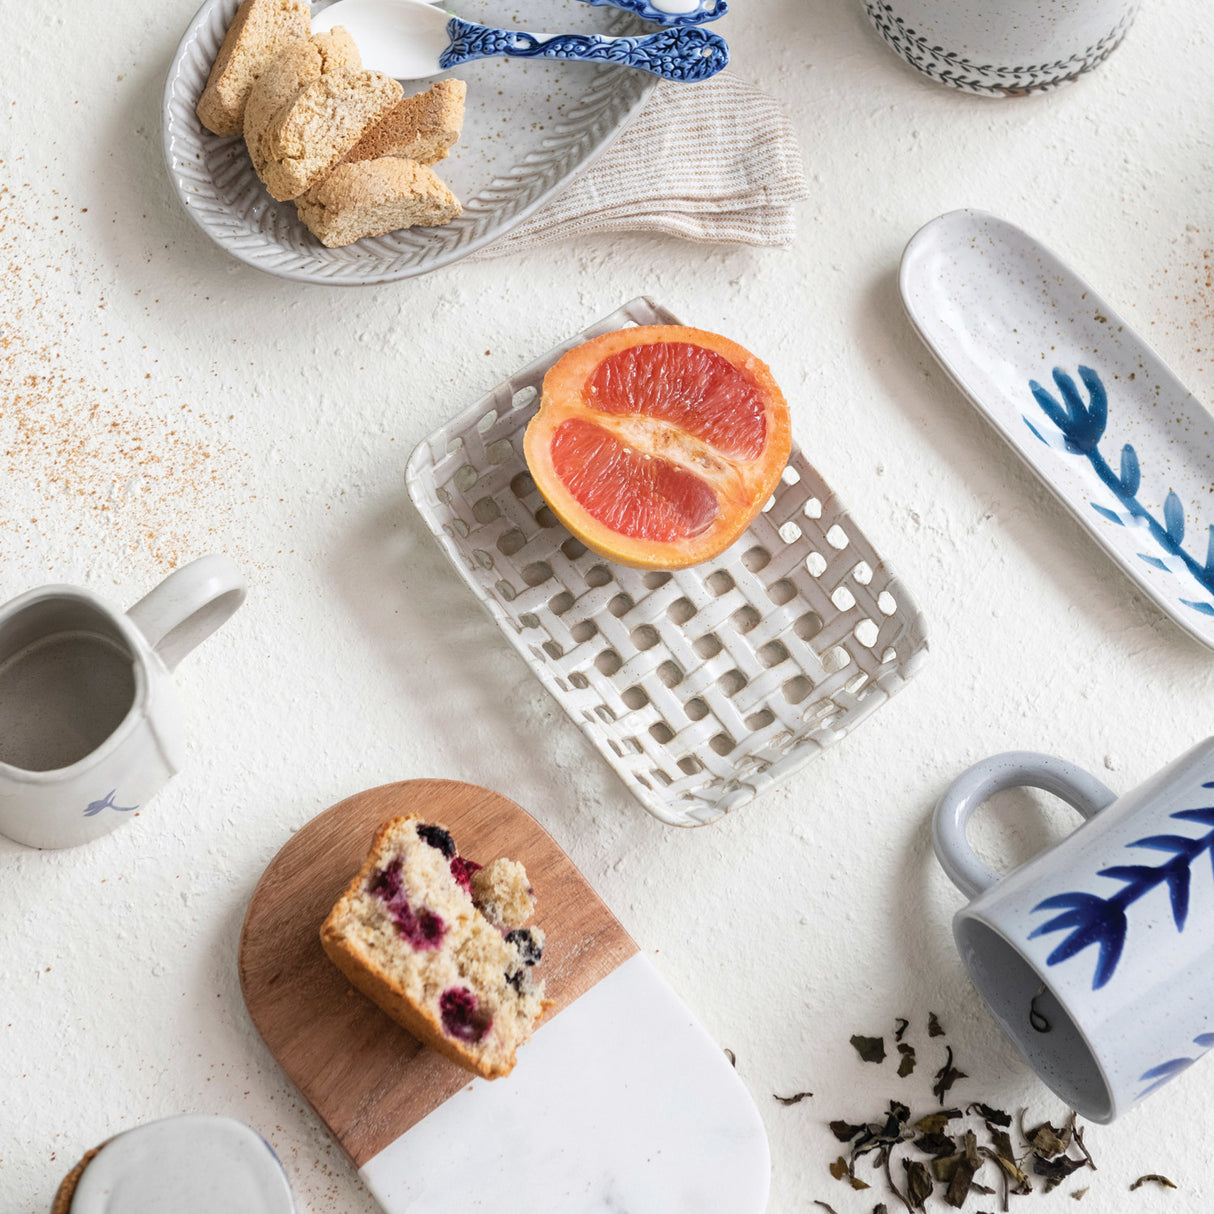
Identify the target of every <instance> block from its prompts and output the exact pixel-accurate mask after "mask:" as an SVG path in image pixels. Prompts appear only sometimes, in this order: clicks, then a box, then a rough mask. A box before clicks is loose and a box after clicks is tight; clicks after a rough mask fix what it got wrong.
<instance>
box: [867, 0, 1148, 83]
mask: <svg viewBox="0 0 1214 1214" xmlns="http://www.w3.org/2000/svg"><path fill="white" fill-rule="evenodd" d="M1140 2H1141V0H863V4H864V8H865V10H866V11H867V13H868V15H869V17H870V19H871V20H872V23H873V24H874V25H875V26H876V27H877V32H878V33H879V34H880V35H881V37H882V38H884V39H885V41H886V43H887V44H888V45H889V46H890V47H891V48H892V49H893V50H895V51H896V52H897V53H898V54H899V55H901V56H902V58H903V59H905V60H906V62H907V63H909V64H910V65H911V66H912V67H916V68H918V69H919V71H921V72H922V73H923V74H924V75H925V76H928V77H930V78H931V79H932V80H936V81H939V83H941V84H948V85H951V86H952V87H953V88H957V89H964V90H965V91H966V92H969V93H981V94H983V95H985V96H988V97H1022V96H1024V95H1026V94H1028V93H1038V92H1043V91H1045V90H1046V89H1054V88H1058V87H1059V86H1060V85H1063V84H1067V83H1069V82H1070V81H1072V80H1076V79H1078V78H1079V77H1080V76H1082V75H1083V74H1084V72H1089V71H1091V70H1092V68H1094V67H1096V65H1097V64H1099V63H1103V62H1104V60H1105V59H1107V58H1108V56H1109V55H1111V54H1112V53H1113V51H1114V50H1116V49H1117V47H1118V45H1119V44H1120V43H1121V40H1122V38H1123V37H1125V33H1126V31H1127V30H1128V29H1129V28H1130V25H1131V23H1132V22H1133V20H1134V16H1135V14H1136V13H1137V11H1138V6H1139V3H1140Z"/></svg>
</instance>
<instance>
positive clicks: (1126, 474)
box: [1121, 443, 1142, 497]
mask: <svg viewBox="0 0 1214 1214" xmlns="http://www.w3.org/2000/svg"><path fill="white" fill-rule="evenodd" d="M1141 479H1142V473H1141V471H1140V470H1139V467H1138V454H1137V452H1136V451H1135V450H1134V448H1133V447H1131V446H1130V444H1129V443H1126V445H1125V446H1124V447H1122V449H1121V488H1122V490H1123V491H1124V492H1125V493H1126V494H1128V495H1129V496H1130V497H1133V496H1134V494H1135V493H1137V492H1138V484H1139V482H1140V481H1141Z"/></svg>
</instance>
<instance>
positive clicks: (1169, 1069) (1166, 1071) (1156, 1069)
mask: <svg viewBox="0 0 1214 1214" xmlns="http://www.w3.org/2000/svg"><path fill="white" fill-rule="evenodd" d="M1194 1061H1195V1059H1193V1058H1170V1059H1169V1060H1168V1061H1167V1062H1161V1063H1160V1064H1159V1065H1158V1066H1153V1067H1151V1069H1150V1070H1148V1071H1143V1072H1142V1074H1141V1075H1139V1076H1138V1078H1139V1079H1158V1078H1159V1077H1160V1075H1167V1076H1168V1077H1169V1078H1170V1077H1171V1076H1173V1075H1179V1074H1180V1072H1181V1071H1187V1070H1188V1069H1189V1067H1191V1066H1192V1065H1193V1063H1194Z"/></svg>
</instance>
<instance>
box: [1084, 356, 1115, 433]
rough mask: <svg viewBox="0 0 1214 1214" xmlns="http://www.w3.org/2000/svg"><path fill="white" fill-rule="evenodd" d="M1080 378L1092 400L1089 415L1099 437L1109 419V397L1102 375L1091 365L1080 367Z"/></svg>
mask: <svg viewBox="0 0 1214 1214" xmlns="http://www.w3.org/2000/svg"><path fill="white" fill-rule="evenodd" d="M1079 378H1080V379H1081V380H1083V386H1084V387H1085V388H1087V390H1088V396H1089V397H1091V400H1092V404H1091V407H1090V408H1089V409H1088V416H1089V417H1090V418H1091V419H1092V425H1093V426H1094V427H1095V428H1096V438H1097V439H1099V438H1100V436H1101V435H1102V434H1103V433H1104V428H1105V426H1106V425H1108V421H1109V398H1108V396H1107V395H1106V394H1105V391H1104V384H1102V383H1101V382H1100V376H1099V375H1097V374H1096V372H1095V371H1093V370H1092V368H1091V367H1080V368H1079Z"/></svg>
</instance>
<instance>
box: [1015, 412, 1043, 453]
mask: <svg viewBox="0 0 1214 1214" xmlns="http://www.w3.org/2000/svg"><path fill="white" fill-rule="evenodd" d="M1021 416H1022V417H1023V416H1024V415H1023V414H1021ZM1024 424H1025V425H1026V426H1028V428H1029V429H1030V430H1031V431H1032V432H1033V437H1034V438H1036V439H1040V441H1041V442H1043V443H1045V445H1046V446H1047V447H1048V446H1049V443H1047V442H1046V441H1045V439H1044V438H1042V437H1041V431H1040V430H1038V429H1037V427H1036V426H1034V425H1033V423H1032V422H1031V421H1029V419H1028V418H1027V417H1025V418H1024Z"/></svg>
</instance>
